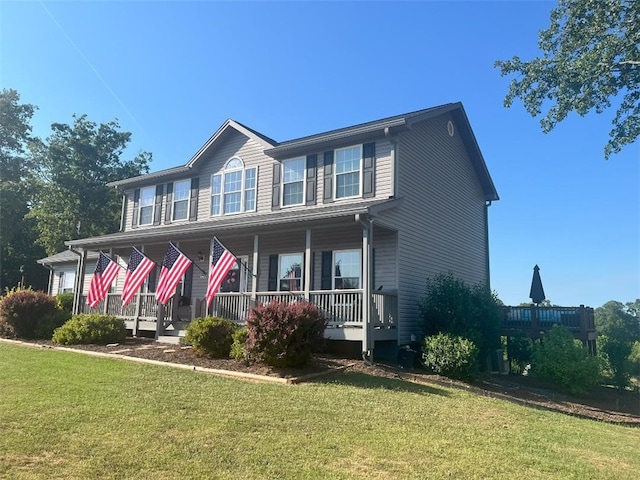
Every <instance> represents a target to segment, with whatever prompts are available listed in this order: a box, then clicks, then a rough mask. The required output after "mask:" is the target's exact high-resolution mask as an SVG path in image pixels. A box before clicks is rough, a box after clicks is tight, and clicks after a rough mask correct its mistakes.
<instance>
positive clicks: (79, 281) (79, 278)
mask: <svg viewBox="0 0 640 480" xmlns="http://www.w3.org/2000/svg"><path fill="white" fill-rule="evenodd" d="M69 250H70V251H72V252H73V253H75V254H76V255H78V266H77V267H76V278H75V280H74V282H73V308H72V310H71V312H72V314H73V315H77V314H78V313H80V296H81V294H82V291H81V290H82V286H83V285H84V270H85V263H86V259H87V251H86V250H84V249H83V250H82V251H81V252H80V251H78V250H75V249H74V248H73V247H71V246H70V247H69Z"/></svg>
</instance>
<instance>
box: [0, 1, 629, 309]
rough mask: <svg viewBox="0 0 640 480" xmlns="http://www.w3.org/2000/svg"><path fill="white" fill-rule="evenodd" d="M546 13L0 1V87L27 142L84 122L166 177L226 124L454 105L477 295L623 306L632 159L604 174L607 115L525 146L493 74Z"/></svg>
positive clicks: (326, 120) (291, 122)
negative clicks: (13, 98) (534, 286)
mask: <svg viewBox="0 0 640 480" xmlns="http://www.w3.org/2000/svg"><path fill="white" fill-rule="evenodd" d="M554 4H555V2H546V1H535V2H527V1H517V0H514V1H497V2H488V1H468V2H462V1H448V2H430V1H425V2H350V3H346V2H296V3H294V2H233V3H232V2H214V1H199V2H169V1H163V2H152V1H137V2H130V1H105V2H89V1H76V2H60V1H44V2H42V1H28V0H27V1H11V0H9V1H7V0H4V1H2V2H1V3H0V87H1V88H13V89H16V90H17V91H18V92H19V93H20V95H21V101H22V102H25V103H31V104H34V105H36V106H38V107H39V110H38V111H37V113H36V115H35V117H34V119H33V122H32V124H33V127H34V133H35V134H36V135H38V136H42V137H46V136H48V135H49V134H50V133H51V130H50V125H51V123H53V122H62V123H71V122H72V115H73V114H74V113H75V114H87V115H88V118H89V119H90V120H92V121H95V122H107V121H110V120H113V119H116V118H117V119H118V121H119V122H120V125H121V127H122V129H123V130H126V131H130V132H132V134H133V135H132V137H133V138H132V142H131V145H130V149H129V151H128V152H127V154H128V155H129V156H133V155H135V154H136V153H137V152H139V151H150V152H152V153H153V157H154V161H153V164H152V167H151V168H152V170H153V171H155V170H161V169H164V168H169V167H173V166H178V165H183V164H184V163H186V162H187V161H188V160H189V159H190V158H191V156H192V155H193V154H194V153H195V152H196V151H197V150H198V149H199V148H200V146H202V144H203V143H204V142H205V141H206V140H207V139H208V138H209V137H210V136H211V135H212V134H213V133H214V132H215V131H216V130H217V129H218V127H219V126H220V125H221V124H222V123H223V122H224V121H225V120H226V119H227V118H233V119H234V120H237V121H240V122H242V123H244V124H245V125H248V126H250V127H252V128H254V129H256V130H258V131H259V132H261V133H263V134H265V135H267V136H269V137H271V138H273V139H275V140H277V141H283V140H288V139H292V138H297V137H301V136H305V135H310V134H314V133H319V132H323V131H326V130H330V129H334V128H340V127H345V126H349V125H353V124H357V123H361V122H366V121H370V120H375V119H379V118H383V117H386V116H391V115H396V114H401V113H405V112H410V111H414V110H419V109H422V108H427V107H432V106H436V105H440V104H444V103H448V102H456V101H461V102H462V103H463V104H464V107H465V110H466V112H467V115H468V117H469V120H470V122H471V125H472V128H473V130H474V132H475V135H476V137H477V140H478V143H479V145H480V149H481V150H482V152H483V155H484V157H485V160H486V162H487V165H488V167H489V170H490V172H491V175H492V177H493V180H494V183H495V185H496V188H497V190H498V193H499V195H500V201H498V202H495V203H494V204H493V205H492V206H491V207H490V209H489V214H490V250H491V286H492V288H493V289H494V290H495V291H496V292H497V293H498V296H499V297H500V298H501V299H502V300H503V301H504V302H505V303H507V304H518V303H520V302H524V301H528V294H529V287H530V284H531V277H532V273H533V266H534V265H535V264H538V265H539V266H540V273H541V277H542V282H543V285H544V288H545V292H546V295H547V298H549V299H550V300H551V301H552V302H553V303H557V304H560V305H579V304H585V305H590V306H593V307H598V306H600V305H602V304H603V303H605V302H606V301H608V300H612V299H615V300H620V301H623V302H626V301H631V300H634V299H635V298H638V297H640V188H639V185H640V168H639V165H640V161H639V154H640V149H639V148H638V143H637V142H636V143H635V144H634V145H631V146H628V147H626V148H625V149H624V151H623V152H621V153H620V154H618V155H615V156H613V157H612V158H610V159H609V160H608V161H607V160H604V156H603V147H604V145H605V143H606V141H607V138H608V133H609V130H610V128H611V125H610V122H611V119H612V118H613V112H612V111H610V112H605V113H604V114H601V115H597V114H595V113H592V114H589V115H587V116H586V117H582V118H581V117H578V116H577V115H571V116H570V117H569V118H568V119H567V120H565V121H564V122H563V123H561V124H560V125H559V126H558V127H557V128H556V129H555V130H554V131H552V132H551V133H549V134H546V135H545V134H543V133H542V132H541V130H540V127H539V122H538V119H534V118H532V117H530V116H529V114H528V113H526V111H525V110H524V108H523V107H522V106H521V104H520V103H519V102H516V104H515V105H514V106H513V107H511V108H509V109H507V108H504V106H503V99H504V96H505V94H506V92H507V88H508V84H509V79H508V78H501V77H500V75H499V72H498V71H497V70H496V69H495V68H494V66H493V65H494V62H495V60H498V59H508V58H511V57H512V56H513V55H518V56H520V57H521V58H523V59H525V60H528V59H531V58H533V57H534V56H536V55H537V54H538V50H537V32H538V31H539V30H541V29H544V28H546V27H547V26H548V24H549V12H550V11H551V9H552V8H553V6H554Z"/></svg>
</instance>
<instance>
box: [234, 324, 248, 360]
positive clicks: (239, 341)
mask: <svg viewBox="0 0 640 480" xmlns="http://www.w3.org/2000/svg"><path fill="white" fill-rule="evenodd" d="M248 337H249V330H247V329H246V328H239V329H238V330H236V331H235V332H233V335H232V338H233V343H232V344H231V358H235V359H236V360H242V359H244V358H245V351H244V345H245V343H247V338H248Z"/></svg>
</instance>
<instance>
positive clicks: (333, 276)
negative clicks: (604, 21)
mask: <svg viewBox="0 0 640 480" xmlns="http://www.w3.org/2000/svg"><path fill="white" fill-rule="evenodd" d="M341 253H357V255H358V260H359V263H360V265H359V267H360V268H359V271H358V287H357V288H344V285H343V286H341V287H340V288H338V286H337V285H336V279H344V278H355V277H353V276H344V275H342V274H341V275H340V276H337V275H336V267H337V264H336V257H337V256H338V255H339V254H341ZM341 273H342V272H341ZM362 280H363V279H362V250H361V249H359V248H349V249H344V250H334V251H333V257H332V259H331V286H332V287H333V290H362V286H363V283H362Z"/></svg>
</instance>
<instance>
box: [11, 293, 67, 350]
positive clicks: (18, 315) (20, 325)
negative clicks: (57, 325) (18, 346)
mask: <svg viewBox="0 0 640 480" xmlns="http://www.w3.org/2000/svg"><path fill="white" fill-rule="evenodd" d="M56 312H57V303H56V300H55V298H53V297H52V296H51V295H47V294H46V293H44V292H40V291H37V292H36V291H33V290H29V289H25V290H12V291H9V292H7V295H6V296H5V297H4V298H2V300H1V301H0V333H1V334H2V335H3V336H7V337H17V338H25V339H34V338H51V333H50V332H49V333H48V334H47V328H44V327H41V324H47V325H48V324H50V323H51V319H52V318H53V317H54V316H55V314H56ZM43 334H44V335H45V336H44V337H41V336H39V335H43Z"/></svg>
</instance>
